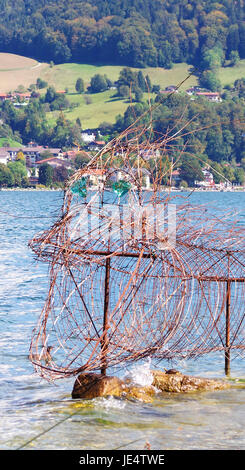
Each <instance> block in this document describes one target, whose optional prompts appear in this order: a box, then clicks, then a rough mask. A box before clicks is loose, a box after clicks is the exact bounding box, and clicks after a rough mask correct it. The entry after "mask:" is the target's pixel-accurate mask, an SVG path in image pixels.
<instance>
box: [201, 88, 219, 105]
mask: <svg viewBox="0 0 245 470" xmlns="http://www.w3.org/2000/svg"><path fill="white" fill-rule="evenodd" d="M196 96H200V97H203V98H206V99H207V100H208V101H215V102H216V103H217V102H221V101H222V98H221V96H220V94H219V93H218V92H209V91H198V92H196Z"/></svg>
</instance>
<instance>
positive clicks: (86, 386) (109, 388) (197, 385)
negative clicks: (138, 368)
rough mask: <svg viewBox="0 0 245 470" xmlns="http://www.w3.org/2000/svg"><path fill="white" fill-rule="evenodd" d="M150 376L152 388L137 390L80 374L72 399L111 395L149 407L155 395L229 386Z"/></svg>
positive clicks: (174, 374) (157, 373)
mask: <svg viewBox="0 0 245 470" xmlns="http://www.w3.org/2000/svg"><path fill="white" fill-rule="evenodd" d="M151 372H152V376H153V382H152V385H151V386H149V385H147V386H136V385H134V384H130V383H128V382H127V381H126V382H124V381H123V380H120V379H119V378H117V377H109V376H105V375H102V374H94V373H88V374H80V375H79V376H78V377H77V379H76V381H75V383H74V387H73V390H72V398H85V399H91V398H96V397H106V396H109V395H112V396H115V397H125V398H128V399H138V400H141V401H143V402H145V403H149V402H151V401H152V400H153V398H154V395H155V393H156V391H161V392H172V393H186V392H198V391H200V392H201V391H208V390H209V391H213V390H224V389H226V388H229V387H230V384H228V383H226V382H224V381H221V380H215V379H206V378H201V377H193V376H190V375H183V374H181V372H178V371H176V370H172V369H170V370H169V371H166V372H162V371H161V370H153V371H151Z"/></svg>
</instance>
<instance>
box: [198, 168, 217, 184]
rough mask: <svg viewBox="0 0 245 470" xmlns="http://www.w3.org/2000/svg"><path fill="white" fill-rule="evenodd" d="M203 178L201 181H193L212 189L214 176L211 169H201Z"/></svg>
mask: <svg viewBox="0 0 245 470" xmlns="http://www.w3.org/2000/svg"><path fill="white" fill-rule="evenodd" d="M202 173H203V176H204V180H203V181H195V185H196V186H199V187H202V188H205V189H214V188H215V182H214V177H213V174H212V173H211V171H210V170H209V169H208V168H205V169H204V170H202Z"/></svg>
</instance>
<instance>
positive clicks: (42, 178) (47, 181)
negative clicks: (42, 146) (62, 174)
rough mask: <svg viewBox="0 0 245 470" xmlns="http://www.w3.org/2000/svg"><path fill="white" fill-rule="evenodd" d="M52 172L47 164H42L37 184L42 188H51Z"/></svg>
mask: <svg viewBox="0 0 245 470" xmlns="http://www.w3.org/2000/svg"><path fill="white" fill-rule="evenodd" d="M53 174H54V170H53V168H52V166H50V165H48V163H43V164H42V165H40V168H39V177H38V183H39V184H43V185H44V186H51V185H52V182H53Z"/></svg>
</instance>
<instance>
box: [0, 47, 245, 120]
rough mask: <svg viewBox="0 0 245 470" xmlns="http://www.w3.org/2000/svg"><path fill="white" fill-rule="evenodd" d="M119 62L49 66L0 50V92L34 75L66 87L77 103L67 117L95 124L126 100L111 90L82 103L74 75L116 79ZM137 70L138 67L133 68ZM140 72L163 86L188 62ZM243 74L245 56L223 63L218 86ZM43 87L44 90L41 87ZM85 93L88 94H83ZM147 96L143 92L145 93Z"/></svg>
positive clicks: (181, 75)
mask: <svg viewBox="0 0 245 470" xmlns="http://www.w3.org/2000/svg"><path fill="white" fill-rule="evenodd" d="M122 68H123V67H122V66H110V65H101V66H100V65H88V64H76V63H66V64H59V65H54V66H50V65H49V64H47V63H39V62H37V61H35V60H33V59H30V58H27V57H21V56H18V55H14V54H4V53H0V92H8V91H11V90H16V89H17V87H18V86H19V85H23V86H24V87H26V88H28V87H29V86H30V84H32V83H36V80H37V78H38V77H40V78H42V79H44V80H45V81H46V82H47V83H48V85H53V86H54V87H55V89H56V90H57V91H61V90H67V91H68V94H67V98H68V100H69V101H70V102H71V103H77V105H78V106H77V107H76V108H73V109H72V110H69V111H65V116H66V117H67V118H68V119H70V120H75V119H76V118H78V117H79V118H80V120H81V123H82V126H83V128H87V127H97V126H98V125H99V124H100V123H101V122H103V121H107V122H110V123H113V122H115V117H116V116H117V115H118V114H122V113H123V112H124V111H125V109H126V108H127V106H128V104H129V102H128V101H127V100H125V99H118V98H116V97H115V96H114V95H115V90H108V91H106V92H104V93H97V94H93V95H89V96H90V100H91V103H90V104H86V102H85V95H79V94H77V93H76V92H75V84H76V80H77V78H79V77H81V78H82V79H83V80H84V82H85V86H86V87H87V86H88V85H89V84H90V80H91V77H92V76H93V75H95V74H96V73H99V74H101V75H104V74H106V75H107V77H108V78H110V79H111V80H112V81H115V80H117V79H118V77H119V74H120V70H121V69H122ZM133 70H135V71H138V70H140V69H133ZM142 72H143V74H144V75H147V74H148V75H149V77H150V79H151V82H152V84H153V85H160V87H161V89H164V88H165V87H166V86H168V85H179V84H180V83H181V82H182V81H183V80H185V79H186V78H187V77H188V75H189V73H190V66H189V65H187V64H185V63H182V64H175V65H174V67H173V68H172V69H171V70H165V69H162V68H160V67H157V68H151V67H148V68H145V69H142ZM241 77H245V60H241V61H240V62H239V64H238V65H237V66H235V67H233V68H231V67H224V68H222V69H220V70H219V78H220V80H221V83H222V86H225V85H228V84H232V83H234V80H236V79H237V78H241ZM193 85H197V78H196V77H195V76H194V75H191V76H190V77H189V78H188V79H187V80H186V81H185V83H183V85H182V86H181V87H180V89H181V90H185V89H186V88H189V87H191V86H193ZM43 91H45V90H43ZM87 96H88V95H87ZM145 99H146V100H147V94H145ZM58 114H59V113H57V112H55V113H49V120H50V122H54V121H55V120H56V118H57V116H58Z"/></svg>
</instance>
